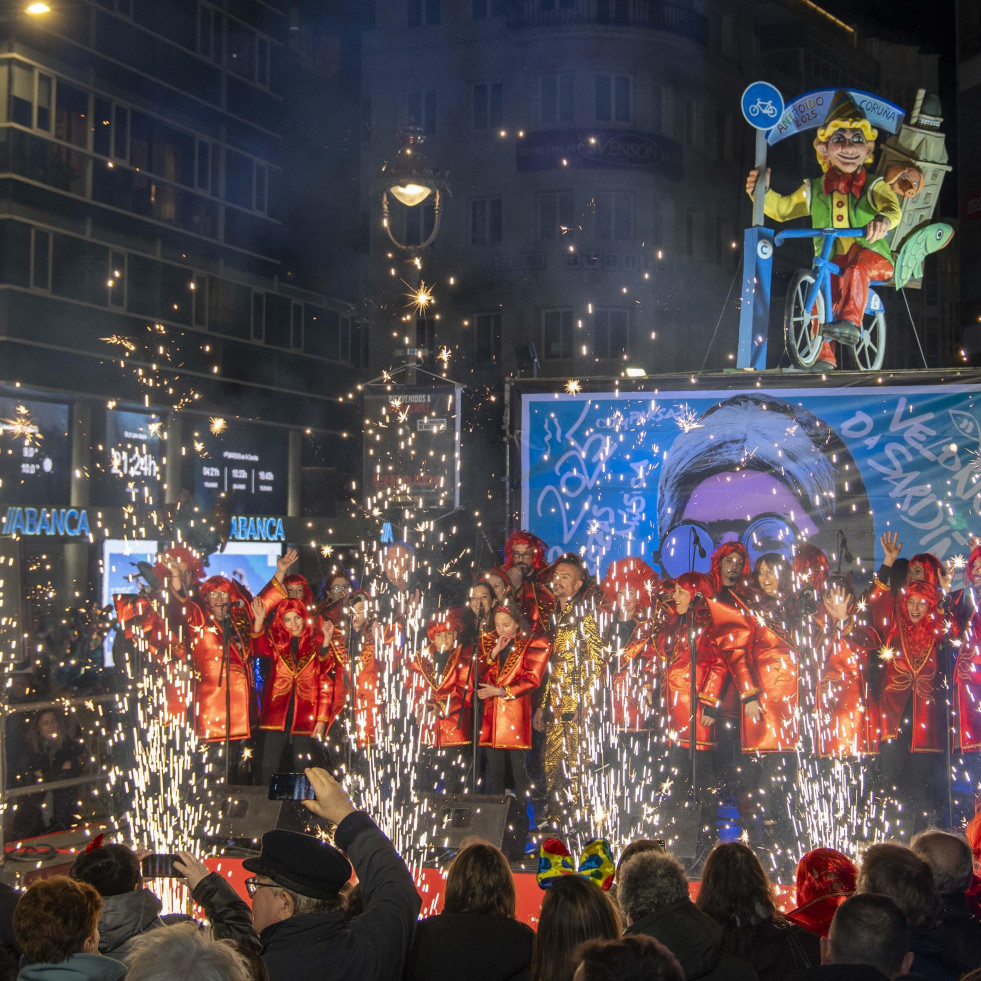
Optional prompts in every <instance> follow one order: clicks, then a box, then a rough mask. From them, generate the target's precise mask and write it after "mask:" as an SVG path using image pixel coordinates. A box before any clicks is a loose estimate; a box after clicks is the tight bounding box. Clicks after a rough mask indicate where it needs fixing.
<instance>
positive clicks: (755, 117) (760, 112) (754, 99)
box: [740, 82, 783, 130]
mask: <svg viewBox="0 0 981 981" xmlns="http://www.w3.org/2000/svg"><path fill="white" fill-rule="evenodd" d="M740 105H741V106H742V110H743V117H744V118H745V120H746V122H747V123H749V125H750V126H752V127H754V128H755V129H763V130H767V129H770V128H771V127H773V126H774V125H775V124H776V122H777V120H778V119H779V118H780V117H781V116H782V115H783V96H782V95H781V94H780V90H779V89H778V88H777V87H776V86H775V85H771V84H770V83H769V82H751V83H750V84H749V85H747V86H746V89H745V91H744V92H743V97H742V99H741V100H740Z"/></svg>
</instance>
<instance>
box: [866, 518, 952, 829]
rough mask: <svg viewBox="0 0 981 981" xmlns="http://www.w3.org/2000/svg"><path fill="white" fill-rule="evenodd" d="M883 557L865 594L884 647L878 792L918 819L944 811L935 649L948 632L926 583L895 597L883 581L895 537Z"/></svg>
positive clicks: (943, 734)
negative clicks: (891, 797) (890, 797)
mask: <svg viewBox="0 0 981 981" xmlns="http://www.w3.org/2000/svg"><path fill="white" fill-rule="evenodd" d="M880 543H881V545H882V548H883V551H884V553H885V559H884V561H883V563H882V567H881V568H880V570H879V573H878V574H877V576H876V580H875V583H874V585H873V587H872V591H871V593H870V595H869V599H868V606H869V614H870V625H871V626H872V628H873V629H874V630H875V632H876V635H877V639H878V640H879V641H880V642H881V644H882V649H881V651H880V653H879V670H878V685H877V688H878V702H879V714H880V720H881V742H880V746H879V761H880V765H881V770H882V781H883V790H884V791H885V792H886V793H887V794H890V795H892V796H894V797H896V798H897V799H898V800H900V801H901V802H904V803H907V804H908V805H909V807H910V809H911V810H913V811H914V813H915V814H917V815H922V814H927V815H930V814H936V815H939V814H940V813H941V811H942V809H943V805H942V795H943V791H944V779H943V778H944V774H943V772H942V771H943V769H944V767H943V756H942V755H941V754H943V753H944V750H945V744H944V740H945V739H947V738H948V734H947V711H946V709H947V706H946V704H945V693H944V687H943V680H942V677H941V672H940V661H939V648H940V644H941V642H942V641H943V639H944V637H945V635H946V633H947V625H946V620H945V617H944V615H943V611H942V610H941V596H940V593H939V591H938V590H937V589H936V587H934V586H931V585H930V584H929V582H925V581H921V582H913V583H908V584H907V585H906V586H905V587H904V588H903V589H902V590H901V591H900V593H899V595H898V596H893V595H892V592H891V590H890V589H889V587H888V585H887V584H886V583H885V582H884V581H883V580H884V578H887V577H888V570H889V569H890V568H891V567H892V565H893V563H894V562H895V561H896V559H897V558H898V557H899V554H900V551H901V550H902V542H900V541H899V536H898V534H897V533H896V532H886V533H885V534H884V535H883V536H882V538H881V539H880Z"/></svg>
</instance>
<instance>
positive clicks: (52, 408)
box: [0, 396, 71, 506]
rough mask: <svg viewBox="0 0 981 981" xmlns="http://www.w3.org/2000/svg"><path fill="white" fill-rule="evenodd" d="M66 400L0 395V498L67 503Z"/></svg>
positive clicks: (68, 462) (69, 459) (28, 502)
mask: <svg viewBox="0 0 981 981" xmlns="http://www.w3.org/2000/svg"><path fill="white" fill-rule="evenodd" d="M68 425H69V423H68V406H67V405H65V404H64V403H61V402H39V401H35V400H33V399H14V398H8V397H6V396H0V500H2V501H4V502H5V503H7V504H31V505H47V506H51V505H56V504H67V503H68V501H69V495H70V477H71V448H70V445H71V441H70V439H69V438H68Z"/></svg>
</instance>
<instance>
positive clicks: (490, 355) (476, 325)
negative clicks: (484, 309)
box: [473, 313, 501, 364]
mask: <svg viewBox="0 0 981 981" xmlns="http://www.w3.org/2000/svg"><path fill="white" fill-rule="evenodd" d="M473 359H474V361H476V362H477V364H491V363H492V362H495V361H500V360H501V315H500V314H499V313H478V314H477V316H476V317H474V318H473Z"/></svg>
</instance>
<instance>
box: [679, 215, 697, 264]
mask: <svg viewBox="0 0 981 981" xmlns="http://www.w3.org/2000/svg"><path fill="white" fill-rule="evenodd" d="M684 221H685V227H684V234H683V236H682V248H683V249H684V252H685V255H686V256H688V257H689V258H694V256H695V225H696V223H697V221H698V218H697V216H696V214H695V212H694V211H692V210H691V208H688V209H686V210H685V216H684Z"/></svg>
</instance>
